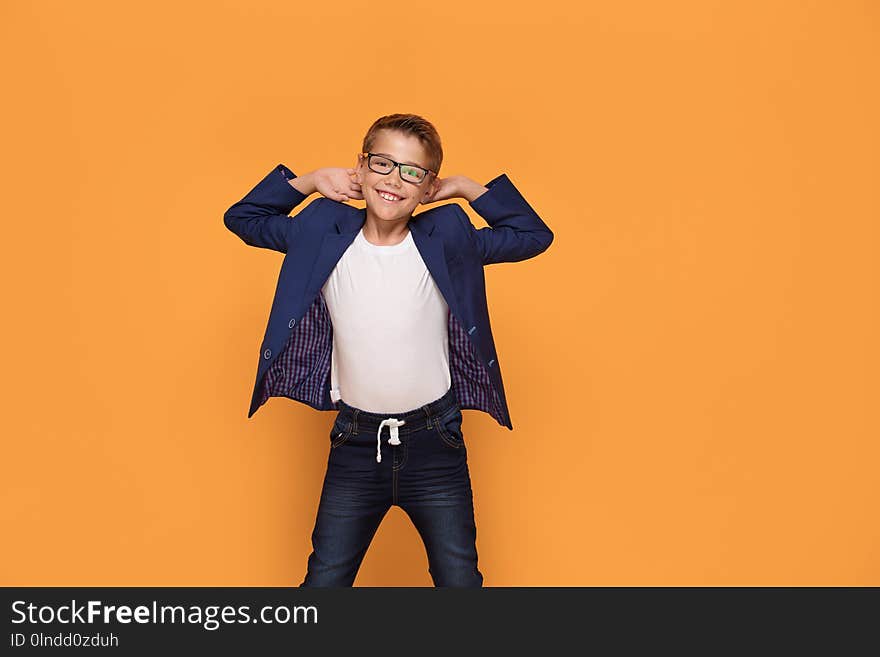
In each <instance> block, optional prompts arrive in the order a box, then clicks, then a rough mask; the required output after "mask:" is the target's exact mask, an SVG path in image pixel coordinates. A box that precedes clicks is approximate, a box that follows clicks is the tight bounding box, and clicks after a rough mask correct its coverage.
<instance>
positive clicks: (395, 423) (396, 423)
mask: <svg viewBox="0 0 880 657" xmlns="http://www.w3.org/2000/svg"><path fill="white" fill-rule="evenodd" d="M404 424H406V422H405V421H404V420H398V419H397V418H396V417H390V418H388V419H387V420H382V423H381V424H380V425H379V431H378V432H377V433H376V463H381V462H382V427H384V426H387V427H388V432H389V433H390V434H391V437H390V438H389V439H388V444H389V445H399V444H400V438H398V437H397V427H402V426H403V425H404Z"/></svg>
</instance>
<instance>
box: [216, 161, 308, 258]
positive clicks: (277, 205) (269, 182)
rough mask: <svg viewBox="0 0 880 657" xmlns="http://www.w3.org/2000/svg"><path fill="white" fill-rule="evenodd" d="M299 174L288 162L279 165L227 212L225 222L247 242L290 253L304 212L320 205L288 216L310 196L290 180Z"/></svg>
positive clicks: (251, 244)
mask: <svg viewBox="0 0 880 657" xmlns="http://www.w3.org/2000/svg"><path fill="white" fill-rule="evenodd" d="M295 178H296V175H295V174H294V173H293V172H292V171H291V170H290V169H288V168H287V167H286V166H284V165H283V164H279V165H277V166H276V167H275V168H274V169H272V170H271V171H270V172H269V173H268V175H266V177H265V178H263V179H262V180H261V181H260V182H259V183H257V185H256V186H255V187H254V188H253V189H252V190H251V191H249V192H248V193H247V195H245V197H244V198H243V199H241V200H240V201H238V202H237V203H235V204H234V205H232V207H230V208H229V209H228V210H227V211H226V212H225V213H224V215H223V223H224V224H225V225H226V227H227V228H228V229H229V230H231V231H232V232H233V233H235V234H236V235H238V236H239V237H240V238H241V239H242V241H243V242H244V243H245V244H248V245H250V246H256V247H259V248H261V249H272V250H274V251H280V252H281V253H287V245H288V243H289V240H291V239H293V238H294V237H295V236H296V233H297V232H298V231H299V230H300V228H301V227H302V219H303V217H304V216H305V214H304V213H306V212H308V211H309V210H310V209H313V208H315V207H316V206H317V204H316V203H310V204H309V205H308V206H307V207H306V208H305V209H304V210H302V211H301V212H299V213H298V214H297V215H296V216H295V217H289V216H288V214H289V213H290V211H291V210H292V209H293V208H295V207H296V206H297V205H299V204H300V203H302V202H303V201H304V200H305V199H306V198H307V197H308V194H304V193H303V192H301V191H300V190H298V189H296V188H295V187H294V186H293V185H291V184H290V182H288V181H289V180H293V179H295Z"/></svg>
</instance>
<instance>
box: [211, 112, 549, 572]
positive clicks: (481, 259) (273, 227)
mask: <svg viewBox="0 0 880 657" xmlns="http://www.w3.org/2000/svg"><path fill="white" fill-rule="evenodd" d="M361 150H362V152H361V153H360V154H359V155H358V159H357V165H356V166H355V167H354V168H352V169H343V168H336V167H331V168H324V169H318V170H316V171H312V172H310V173H306V174H303V175H300V176H295V175H294V174H293V173H292V172H291V171H290V170H289V169H287V168H286V167H285V166H284V165H278V166H277V167H276V168H275V169H274V170H273V171H271V172H270V173H269V174H268V175H267V176H266V177H265V178H264V179H263V180H262V181H261V182H260V183H259V184H258V185H257V186H256V187H254V189H253V190H251V192H249V193H248V195H247V196H245V197H244V198H243V199H242V200H241V201H239V202H238V203H236V204H234V205H233V206H232V207H230V208H229V210H228V211H227V212H226V214H225V215H224V223H225V225H226V226H227V227H228V228H229V229H230V230H232V231H233V232H234V233H236V234H237V235H238V236H239V237H240V238H241V239H242V240H243V241H244V242H245V243H247V244H250V245H252V246H257V247H262V248H269V249H274V250H277V251H280V252H282V253H285V254H286V256H285V260H284V263H283V265H282V270H281V273H280V275H279V282H278V287H277V290H276V294H275V299H274V302H273V306H272V311H271V314H270V318H269V325H268V327H267V331H266V336H265V338H264V342H263V345H262V347H261V360H260V365H259V367H258V369H257V381H256V385H255V387H254V394H253V397H252V400H251V408H250V412H249V415H248V417H250V416H251V415H253V413H254V412H256V410H257V409H258V408H259V406H260V405H262V404H263V403H265V401H266V400H267V399H268V398H270V397H272V396H284V397H288V398H290V399H294V400H296V401H299V402H302V403H305V404H308V405H310V406H312V407H314V408H317V409H319V410H336V411H338V412H337V415H336V418H335V420H334V422H333V426H332V428H331V432H330V448H329V456H328V462H327V470H326V474H325V476H324V484H323V488H322V492H321V499H320V502H319V505H318V512H317V517H316V520H315V527H314V530H313V532H312V547H313V550H312V553H311V554H310V555H309V559H308V567H307V573H306V576H305V579H304V581H303V582H302V584H301V586H351V585H352V584H353V582H354V579H355V577H356V575H357V572H358V570H359V568H360V565H361V563H362V561H363V558H364V555H365V554H366V551H367V548H368V547H369V544H370V542H371V541H372V538H373V536H374V535H375V532H376V530H377V529H378V527H379V525H380V523H381V521H382V519H383V518H384V516H385V514H386V513H387V511H388V509H389V508H390V507H391V506H392V505H397V506H399V507H401V508H402V509H403V510H404V511H405V512H406V513H407V515H408V516H409V517H410V518H411V520H412V521H413V524H414V525H415V527H416V529H417V530H418V532H419V535H420V536H421V538H422V541H423V542H424V545H425V549H426V552H427V556H428V563H429V572H430V574H431V577H432V579H433V582H434V584H435V586H482V583H483V575H482V573H481V572H480V570H479V569H478V567H477V550H476V526H475V523H474V510H473V495H472V490H471V482H470V475H469V472H468V464H467V448H466V446H465V441H464V435H463V432H462V429H461V424H462V414H461V409H463V408H473V409H478V410H481V411H483V412H486V413H488V414H490V415H491V416H492V417H494V418H495V419H496V421H497V422H498V423H499V424H501V425H502V426H506V427H508V428H509V429H513V425H512V423H511V422H510V416H509V412H508V410H507V402H506V398H505V396H504V387H503V383H502V381H501V372H500V367H499V365H498V362H497V355H496V353H495V346H494V340H493V338H492V333H491V327H490V325H489V315H488V309H487V304H486V292H485V279H484V275H483V267H484V266H485V265H487V264H493V263H499V262H514V261H519V260H525V259H527V258H531V257H534V256H536V255H538V254H539V253H541V252H543V251H544V250H546V249H547V248H548V247H549V245H550V243H551V242H552V240H553V233H552V232H551V231H550V229H549V228H548V227H547V226H546V224H545V223H544V222H543V221H542V220H541V219H540V217H538V215H537V214H536V213H535V212H534V210H533V209H532V208H531V207H530V206H529V204H528V203H527V202H526V201H525V199H524V198H523V197H522V196H521V195H520V194H519V192H518V191H517V190H516V188H515V187H514V186H513V183H512V182H511V181H510V180H509V178H508V177H507V176H506V175H505V174H502V175H500V176H498V177H497V178H495V179H493V180H492V181H490V182H489V183H487V185H486V186H483V185H480V184H479V183H477V182H475V181H473V180H471V179H470V178H467V177H466V176H451V177H447V178H440V177H439V170H440V166H441V163H442V159H443V151H442V147H441V144H440V138H439V136H438V134H437V131H436V130H435V129H434V127H433V125H431V124H430V122H428V121H427V120H425V119H423V118H422V117H419V116H416V115H412V114H392V115H389V116H385V117H381V118H380V119H378V120H377V121H375V122H374V123H373V125H372V126H371V127H370V129H369V130H368V131H367V134H366V136H365V138H364V142H363V147H362V149H361ZM315 192H318V193H320V194H321V195H322V196H323V197H324V198H318V199H316V200H315V201H313V202H312V203H310V204H309V205H308V206H306V207H305V208H304V209H303V210H302V211H301V212H299V213H298V214H297V215H295V216H294V217H292V218H291V217H289V216H288V213H289V212H290V210H291V209H292V208H293V207H295V206H296V205H298V204H300V203H301V202H302V201H303V200H304V199H305V198H306V197H308V196H309V195H311V194H313V193H315ZM453 198H463V199H465V200H467V201H468V203H469V204H470V205H471V207H472V208H473V209H474V210H475V211H477V213H478V214H480V216H482V217H483V218H484V219H485V220H486V221H487V223H489V227H487V228H482V229H476V228H475V227H474V226H473V225H472V224H471V223H470V220H469V219H468V217H467V214H466V213H464V211H463V210H462V209H461V208H460V207H459V206H458V204H455V203H449V204H444V205H441V206H438V207H435V208H431V209H430V210H425V211H423V212H420V213H419V214H417V215H413V212H414V211H415V210H416V209H417V208H418V206H419V205H420V204H426V203H432V202H436V201H441V200H446V199H453ZM351 199H356V200H363V201H365V204H366V207H365V208H364V209H360V210H359V209H356V208H353V207H352V206H349V205H347V204H346V203H345V201H347V200H351ZM383 434H384V437H385V438H386V442H385V443H384V444H383Z"/></svg>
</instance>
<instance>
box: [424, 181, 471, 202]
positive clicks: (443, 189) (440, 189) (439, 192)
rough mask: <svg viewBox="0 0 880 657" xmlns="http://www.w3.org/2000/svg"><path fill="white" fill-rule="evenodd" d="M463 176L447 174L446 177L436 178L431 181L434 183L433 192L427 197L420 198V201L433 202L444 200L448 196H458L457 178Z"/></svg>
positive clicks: (448, 197)
mask: <svg viewBox="0 0 880 657" xmlns="http://www.w3.org/2000/svg"><path fill="white" fill-rule="evenodd" d="M462 177H463V176H448V177H446V178H437V179H436V180H434V181H432V184H433V185H436V188H435V189H434V193H433V194H430V195H429V196H428V197H427V198H425V199H422V203H434V202H435V201H445V200H447V199H450V198H457V197H458V196H460V192H459V189H460V188H459V184H458V183H459V179H460V178H462Z"/></svg>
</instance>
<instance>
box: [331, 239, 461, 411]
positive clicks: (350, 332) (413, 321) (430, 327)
mask: <svg viewBox="0 0 880 657" xmlns="http://www.w3.org/2000/svg"><path fill="white" fill-rule="evenodd" d="M321 292H322V294H323V295H324V301H325V302H326V304H327V308H328V309H329V311H330V319H331V321H332V322H333V355H332V358H331V368H330V371H331V374H330V376H331V386H332V387H331V391H330V398H331V399H332V400H333V401H334V402H335V401H337V400H338V399H340V398H341V399H342V400H344V401H345V403H346V404H348V405H350V406H354V407H355V408H359V409H361V410H364V411H368V412H371V413H399V412H403V411H410V410H415V409H417V408H419V407H421V406H423V405H424V404H427V403H428V402H432V401H434V400H436V399H439V398H440V397H442V396H443V395H444V394H445V393H446V392H447V391H448V390H449V387H450V385H451V384H452V378H451V375H450V373H449V333H448V330H449V325H448V306H447V304H446V300H445V299H444V298H443V295H442V294H441V293H440V290H439V289H438V288H437V285H436V283H434V279H433V278H432V277H431V274H430V272H429V271H428V268H427V267H426V266H425V262H424V260H422V256H421V254H420V253H419V250H418V249H417V248H416V245H415V242H414V241H413V237H412V232H411V231H407V234H406V237H405V238H404V239H403V240H402V241H401V242H399V243H398V244H394V245H391V246H378V245H376V244H373V243H371V242H369V241H368V240H367V239H366V237H364V231H363V228H361V230H360V231H359V232H358V234H357V236H356V237H355V238H354V241H353V242H352V243H351V244H350V245H349V247H348V249H346V251H345V253H343V254H342V257H341V258H340V259H339V262H337V263H336V267H335V268H334V269H333V272H332V273H331V274H330V277H329V278H328V279H327V282H326V283H324V286H323V287H322V288H321Z"/></svg>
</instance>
